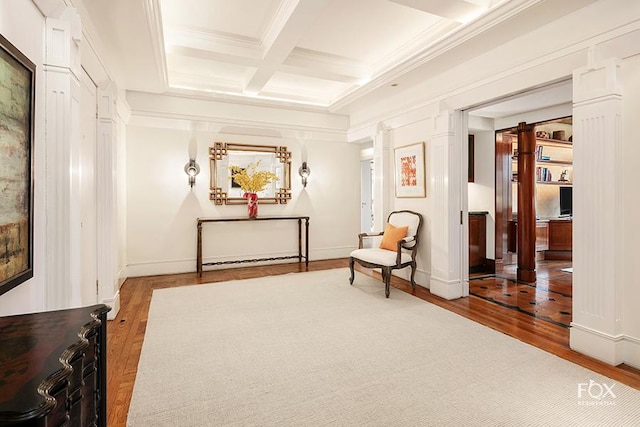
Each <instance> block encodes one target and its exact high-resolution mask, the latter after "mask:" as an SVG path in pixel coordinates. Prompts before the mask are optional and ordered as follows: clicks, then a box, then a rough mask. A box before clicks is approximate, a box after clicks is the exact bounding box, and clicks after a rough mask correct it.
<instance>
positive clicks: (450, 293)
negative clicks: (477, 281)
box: [429, 276, 464, 300]
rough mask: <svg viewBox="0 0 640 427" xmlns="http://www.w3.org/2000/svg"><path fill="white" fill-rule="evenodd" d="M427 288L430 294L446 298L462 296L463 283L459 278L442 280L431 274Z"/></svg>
mask: <svg viewBox="0 0 640 427" xmlns="http://www.w3.org/2000/svg"><path fill="white" fill-rule="evenodd" d="M429 290H430V291H431V293H432V294H434V295H436V296H439V297H441V298H444V299H446V300H452V299H457V298H462V297H463V296H464V292H463V284H462V282H461V281H460V280H459V279H456V280H444V279H440V278H438V277H433V276H431V282H430V286H429Z"/></svg>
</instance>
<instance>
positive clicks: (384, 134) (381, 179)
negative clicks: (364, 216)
mask: <svg viewBox="0 0 640 427" xmlns="http://www.w3.org/2000/svg"><path fill="white" fill-rule="evenodd" d="M392 148H393V147H392V144H391V132H390V129H389V128H388V127H387V126H385V125H384V124H383V123H379V124H378V129H377V132H376V136H375V138H374V140H373V173H374V182H373V200H374V201H375V202H374V204H373V229H374V230H384V226H385V224H386V222H387V217H388V216H389V213H390V212H391V199H392V197H393V194H392V193H391V188H392V184H393V165H392V162H391V159H392V156H393V150H392Z"/></svg>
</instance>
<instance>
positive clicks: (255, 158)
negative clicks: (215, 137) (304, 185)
mask: <svg viewBox="0 0 640 427" xmlns="http://www.w3.org/2000/svg"><path fill="white" fill-rule="evenodd" d="M256 162H259V163H258V170H264V171H268V172H272V173H274V174H275V175H276V176H277V177H278V179H277V180H276V181H274V182H271V183H269V184H268V185H267V186H266V187H265V189H264V191H261V192H259V193H258V202H259V203H272V204H284V203H287V201H288V200H289V199H290V198H291V152H290V151H289V150H288V149H287V147H283V146H277V145H250V144H237V143H235V142H215V143H214V145H213V147H209V167H210V177H211V178H210V181H211V182H210V184H209V189H210V193H209V199H211V200H213V202H214V204H216V205H239V204H246V203H247V200H246V199H245V198H243V197H242V196H243V193H244V192H243V191H242V189H241V188H240V186H239V185H237V184H236V183H235V182H233V180H232V179H231V171H230V169H229V168H230V167H231V166H237V167H239V168H243V169H244V168H246V167H247V166H249V165H250V164H255V163H256Z"/></svg>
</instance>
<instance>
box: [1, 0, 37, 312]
mask: <svg viewBox="0 0 640 427" xmlns="http://www.w3.org/2000/svg"><path fill="white" fill-rule="evenodd" d="M0 10H1V11H2V13H0V33H1V34H2V35H3V36H4V37H5V38H6V39H8V40H9V41H10V42H11V43H12V44H13V45H14V46H16V47H17V48H18V49H19V50H20V51H21V52H22V53H23V54H24V55H25V56H27V58H29V59H30V60H31V61H32V62H33V63H35V64H36V108H35V123H34V135H33V136H34V147H33V157H34V171H33V172H34V184H35V187H34V210H33V212H34V224H33V225H34V241H33V244H34V254H33V263H34V265H33V271H34V273H33V278H32V279H30V280H28V281H27V282H25V283H22V284H20V285H18V286H17V287H15V288H13V289H12V290H10V291H9V292H7V293H5V294H3V295H1V296H0V315H9V314H17V313H25V312H33V311H38V310H42V309H44V306H45V286H44V277H45V275H44V254H45V240H44V235H45V230H46V228H45V227H46V214H45V210H44V205H45V197H44V195H45V189H46V187H45V179H44V176H45V173H44V172H45V170H44V165H45V157H44V101H45V99H44V93H45V92H44V73H43V72H42V62H43V59H44V43H43V40H44V17H43V16H42V14H41V13H40V11H39V10H38V9H37V8H36V7H35V6H34V4H33V3H32V2H31V1H30V0H0Z"/></svg>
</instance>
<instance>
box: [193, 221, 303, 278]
mask: <svg viewBox="0 0 640 427" xmlns="http://www.w3.org/2000/svg"><path fill="white" fill-rule="evenodd" d="M287 220H292V221H295V220H297V221H298V255H291V256H281V257H274V258H254V259H241V260H233V261H218V262H207V263H202V225H203V224H206V223H212V222H240V221H287ZM302 220H304V236H305V237H304V255H303V254H302ZM295 258H298V262H302V258H304V259H305V267H306V268H307V269H308V268H309V217H308V216H260V217H257V218H248V217H238V218H198V247H197V259H196V264H197V265H196V271H197V272H198V277H202V268H203V267H204V266H206V265H220V264H238V263H242V262H258V261H278V260H285V259H295Z"/></svg>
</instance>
